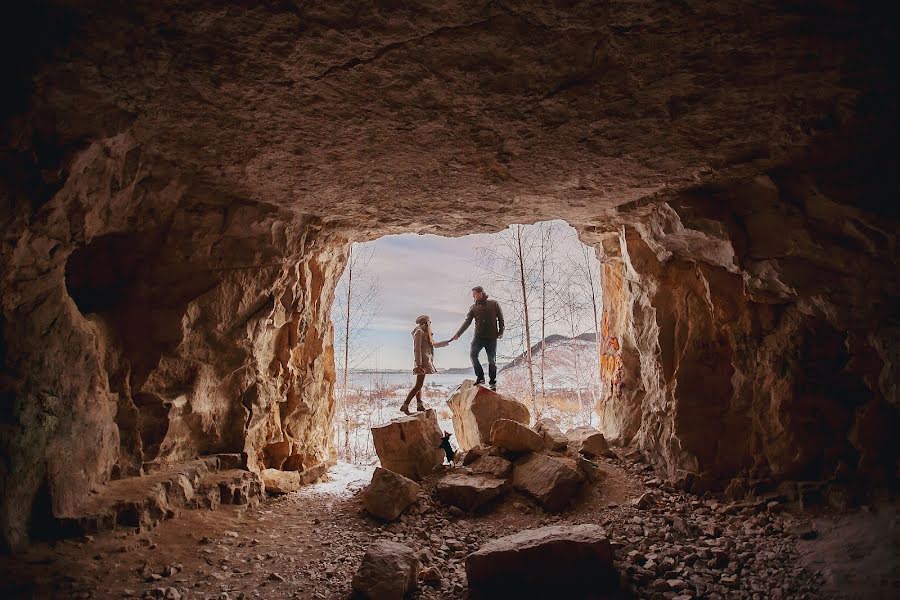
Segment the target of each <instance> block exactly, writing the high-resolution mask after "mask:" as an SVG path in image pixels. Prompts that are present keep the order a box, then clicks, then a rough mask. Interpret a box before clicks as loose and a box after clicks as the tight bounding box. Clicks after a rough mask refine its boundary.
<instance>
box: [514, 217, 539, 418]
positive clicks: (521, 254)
mask: <svg viewBox="0 0 900 600" xmlns="http://www.w3.org/2000/svg"><path fill="white" fill-rule="evenodd" d="M516 242H517V244H518V249H519V252H518V254H519V283H521V285H522V308H523V309H524V312H525V357H526V359H527V361H528V382H529V386H530V388H531V410H532V411H533V413H534V414H535V415H536V414H537V403H536V402H535V397H534V364H533V363H532V362H531V322H530V319H529V318H528V294H527V292H526V289H525V253H524V252H523V251H522V226H521V225H516Z"/></svg>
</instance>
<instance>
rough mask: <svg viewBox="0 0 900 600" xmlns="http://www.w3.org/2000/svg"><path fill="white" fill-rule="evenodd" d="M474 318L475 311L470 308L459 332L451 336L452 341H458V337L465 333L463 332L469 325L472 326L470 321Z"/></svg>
mask: <svg viewBox="0 0 900 600" xmlns="http://www.w3.org/2000/svg"><path fill="white" fill-rule="evenodd" d="M474 318H475V311H474V310H473V309H471V308H470V309H469V314H467V315H466V320H465V321H464V322H463V324H462V327H460V328H459V330H458V331H457V332H456V334H455V335H454V336H453V339H454V340H458V339H459V336H461V335H462V334H463V332H465V330H466V329H468V328H469V325H471V324H472V319H474Z"/></svg>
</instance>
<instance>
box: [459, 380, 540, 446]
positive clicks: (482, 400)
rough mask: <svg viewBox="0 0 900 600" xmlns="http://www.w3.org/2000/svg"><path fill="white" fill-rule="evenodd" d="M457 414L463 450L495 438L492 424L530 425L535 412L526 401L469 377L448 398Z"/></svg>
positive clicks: (460, 443)
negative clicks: (527, 405) (529, 408)
mask: <svg viewBox="0 0 900 600" xmlns="http://www.w3.org/2000/svg"><path fill="white" fill-rule="evenodd" d="M447 405H448V406H449V407H450V410H451V411H452V413H453V430H454V431H455V432H456V441H457V443H459V447H460V450H469V449H471V448H474V447H476V446H478V445H479V444H487V443H489V442H490V439H491V427H492V426H493V425H494V422H495V421H497V420H498V419H509V420H511V421H516V422H518V423H522V424H523V425H528V424H529V422H530V421H531V415H530V414H529V413H528V407H526V406H525V405H524V404H523V403H521V402H519V401H518V400H515V399H514V398H509V397H508V396H503V395H501V394H498V393H497V392H493V391H491V390H489V389H488V388H486V387H483V386H480V385H475V384H474V383H473V382H472V381H471V380H470V379H466V380H465V381H463V382H462V384H460V386H459V388H457V390H456V391H455V392H454V393H453V394H452V395H451V396H450V398H449V399H448V400H447Z"/></svg>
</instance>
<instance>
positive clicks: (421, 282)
mask: <svg viewBox="0 0 900 600" xmlns="http://www.w3.org/2000/svg"><path fill="white" fill-rule="evenodd" d="M554 225H555V227H557V228H558V229H557V238H558V240H559V243H560V254H559V255H560V256H563V255H564V254H565V252H569V253H570V254H573V255H574V254H575V253H578V255H580V251H581V250H580V248H581V244H580V242H578V240H577V238H576V237H575V232H574V230H573V229H571V228H570V227H569V226H568V225H566V224H565V223H562V222H556V223H555V224H554ZM496 240H497V234H478V235H468V236H463V237H458V238H444V237H439V236H434V235H415V234H406V235H392V236H386V237H383V238H380V239H378V240H376V241H374V242H368V243H365V244H355V245H354V250H353V251H354V252H355V253H357V255H358V256H364V255H365V254H366V253H368V252H371V258H370V260H369V263H368V266H367V268H366V270H365V275H364V276H365V277H367V278H369V281H368V282H366V281H360V279H358V278H359V277H360V275H359V274H357V275H354V280H355V281H356V285H358V286H359V287H358V288H357V289H362V288H363V287H365V286H366V285H371V284H372V283H374V285H375V286H376V287H377V290H378V301H377V305H378V309H377V311H376V312H375V314H374V315H373V316H372V319H371V322H370V323H369V325H368V327H366V328H365V330H364V331H362V332H360V335H359V337H358V338H357V339H356V340H354V342H353V345H354V346H355V349H354V348H351V352H350V355H351V363H355V365H353V364H351V368H354V366H355V368H379V369H411V368H412V366H413V358H412V336H411V335H410V332H411V331H412V329H413V328H414V327H415V319H416V317H417V316H418V315H421V314H427V315H429V316H430V317H431V321H432V327H433V331H434V337H435V339H436V340H446V339H449V338H450V337H451V336H452V335H453V334H454V333H455V332H456V330H457V329H458V328H459V326H460V325H461V324H462V322H463V321H464V320H465V316H466V312H467V311H468V309H469V307H470V306H471V304H472V294H471V288H472V287H473V286H476V285H481V286H483V287H484V289H485V291H486V292H487V293H488V294H489V295H491V296H493V297H495V298H497V299H498V300H500V299H501V298H503V297H504V296H505V294H508V293H509V292H508V291H505V290H502V289H498V287H500V286H499V284H497V283H496V282H495V281H493V280H494V277H493V276H491V275H490V274H489V273H488V272H486V271H485V270H484V269H483V268H480V267H479V264H481V263H482V262H483V261H480V260H479V256H478V252H477V248H479V247H484V246H488V245H490V244H491V243H492V242H496ZM345 286H346V273H345V274H344V276H343V277H342V279H341V282H340V283H339V284H338V295H339V296H340V295H341V294H342V293H346V291H345V290H346V287H345ZM492 292H493V293H492ZM506 304H507V303H506V302H503V301H502V300H501V305H502V308H503V309H504V313H505V315H506V316H507V320H510V319H515V314H516V311H515V309H514V307H512V306H507V305H506ZM369 305H370V306H371V305H372V304H371V303H370V304H369ZM340 310H342V307H341V306H340V303H339V302H336V303H335V309H334V311H335V313H334V314H333V318H334V319H335V323H336V334H337V337H339V336H340V334H341V329H342V327H341V326H340V325H338V323H339V319H340V318H341V317H340V316H339V314H338V311H340ZM548 333H551V331H548ZM471 337H472V327H470V328H469V329H468V330H467V331H466V333H465V334H463V336H462V337H461V338H460V339H459V340H457V341H455V342H453V343H451V344H450V346H449V347H447V348H438V349H436V350H435V365H436V366H437V367H438V368H439V369H440V368H452V367H467V366H470V362H469V358H468V356H469V343H470V341H471ZM507 338H509V339H507ZM538 339H539V337H538V336H537V335H535V334H534V333H533V334H532V343H536V342H537V341H538ZM335 346H336V349H337V351H338V354H339V355H340V354H341V351H342V349H341V348H340V347H339V346H340V344H339V340H338V339H336V340H335ZM521 349H522V341H521V336H515V335H513V336H504V339H501V340H500V344H499V346H498V361H499V360H500V358H499V356H504V355H505V356H513V355H515V354H517V353H519V352H521ZM338 358H339V362H340V356H339V357H338ZM482 358H483V357H482ZM483 360H484V358H483ZM339 368H340V365H339Z"/></svg>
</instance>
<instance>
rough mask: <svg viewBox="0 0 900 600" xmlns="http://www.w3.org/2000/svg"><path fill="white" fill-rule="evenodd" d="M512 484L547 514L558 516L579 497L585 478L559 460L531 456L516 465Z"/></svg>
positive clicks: (533, 454)
mask: <svg viewBox="0 0 900 600" xmlns="http://www.w3.org/2000/svg"><path fill="white" fill-rule="evenodd" d="M512 482H513V485H514V486H515V487H516V489H519V490H522V491H523V492H525V493H527V494H529V495H530V496H532V497H534V499H535V500H537V501H538V502H540V504H541V506H543V507H544V509H545V510H548V511H551V512H558V511H561V510H562V509H564V508H565V507H566V506H567V505H568V504H569V502H571V500H572V498H573V497H574V496H575V494H577V493H578V490H579V489H580V488H581V484H582V483H583V482H584V478H583V477H582V476H581V474H580V473H579V472H578V471H577V470H576V469H574V468H572V467H571V466H569V465H568V464H566V463H565V462H564V461H562V460H560V459H558V458H554V457H552V456H546V455H544V454H538V453H532V454H529V455H528V456H525V457H524V458H522V459H520V460H519V461H517V462H516V465H515V467H514V468H513V481H512Z"/></svg>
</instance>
